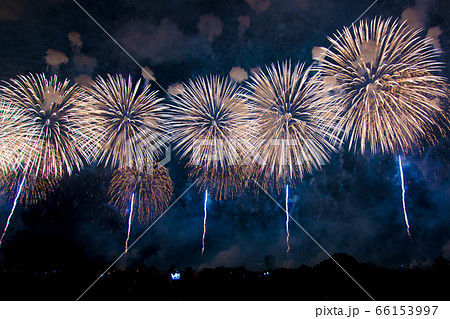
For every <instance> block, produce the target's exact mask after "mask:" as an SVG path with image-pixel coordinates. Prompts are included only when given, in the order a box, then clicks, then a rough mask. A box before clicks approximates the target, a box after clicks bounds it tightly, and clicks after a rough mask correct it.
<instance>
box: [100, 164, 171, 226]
mask: <svg viewBox="0 0 450 319" xmlns="http://www.w3.org/2000/svg"><path fill="white" fill-rule="evenodd" d="M172 193H173V184H172V180H171V178H170V176H169V171H168V169H167V168H165V167H164V166H159V165H158V164H156V163H154V164H153V166H152V167H148V166H147V165H146V164H145V163H144V166H143V168H142V170H138V169H137V168H135V167H131V168H130V167H125V168H122V169H117V170H116V171H115V172H114V175H113V178H112V180H111V184H110V187H109V191H108V195H109V196H110V198H111V204H113V205H114V206H115V207H116V208H117V209H119V211H120V212H121V213H122V214H123V215H124V217H127V216H128V213H127V212H130V211H131V210H130V209H128V207H129V205H130V198H131V197H132V196H133V197H134V207H135V209H134V210H135V212H136V213H137V216H138V220H139V222H140V223H147V222H149V221H150V220H153V219H155V218H156V217H158V216H159V215H160V214H161V213H162V212H163V211H164V209H166V208H167V207H168V206H169V204H170V199H171V197H172ZM133 194H134V195H133Z"/></svg>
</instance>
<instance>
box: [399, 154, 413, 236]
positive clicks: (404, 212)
mask: <svg viewBox="0 0 450 319" xmlns="http://www.w3.org/2000/svg"><path fill="white" fill-rule="evenodd" d="M398 168H399V170H400V179H401V182H402V203H403V215H404V216H405V224H406V231H407V232H408V236H409V237H411V232H410V228H409V221H408V214H407V213H406V202H405V180H404V178H403V166H402V157H401V155H399V156H398Z"/></svg>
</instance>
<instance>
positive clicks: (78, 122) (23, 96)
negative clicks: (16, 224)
mask: <svg viewBox="0 0 450 319" xmlns="http://www.w3.org/2000/svg"><path fill="white" fill-rule="evenodd" d="M0 90H1V92H2V97H3V99H4V100H5V101H6V102H8V103H12V104H13V105H14V107H17V108H18V109H19V110H20V111H21V112H22V114H21V122H22V125H24V127H25V129H26V134H21V135H18V136H17V138H19V137H20V140H18V141H17V142H16V143H18V144H20V145H22V146H24V149H25V151H23V152H21V156H20V162H21V165H22V170H23V171H24V172H29V171H35V172H39V174H42V175H43V176H53V177H55V178H59V177H62V176H63V174H65V173H68V174H69V175H70V174H71V173H72V171H73V169H74V168H76V169H78V170H80V169H81V168H82V167H83V165H84V164H85V163H86V162H89V161H90V160H91V159H92V155H93V152H94V148H95V145H96V143H95V141H94V140H93V134H92V133H93V131H92V130H93V127H92V125H91V123H90V122H89V119H88V117H87V116H86V109H85V98H84V94H83V91H82V89H81V88H79V87H78V86H77V85H73V86H71V85H70V84H69V80H65V81H64V82H62V83H61V82H58V79H57V77H56V76H53V77H51V78H50V79H47V78H46V77H45V76H44V75H43V74H40V75H33V74H31V75H28V76H18V77H17V78H16V79H12V80H10V82H7V83H5V84H4V85H2V86H1V88H0Z"/></svg>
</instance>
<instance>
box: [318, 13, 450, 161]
mask: <svg viewBox="0 0 450 319" xmlns="http://www.w3.org/2000/svg"><path fill="white" fill-rule="evenodd" d="M420 32H421V30H415V29H411V28H410V27H408V26H407V25H406V23H405V22H403V23H399V22H398V21H397V20H395V21H391V19H387V20H383V19H381V18H375V19H373V20H370V21H361V22H360V23H359V25H353V26H352V28H344V30H343V31H342V32H338V33H337V34H336V35H334V37H333V38H329V40H330V41H331V43H332V47H331V48H330V49H325V50H324V51H323V52H324V53H323V55H322V56H321V57H319V58H318V59H319V63H318V67H317V70H318V71H319V73H320V75H321V78H322V81H323V83H324V85H325V86H326V87H327V89H328V92H327V94H325V95H324V100H325V101H326V102H327V103H329V105H333V106H335V107H336V110H337V112H338V115H339V124H338V127H339V129H341V131H342V132H343V138H342V140H347V139H348V141H349V148H350V149H351V148H353V149H354V150H359V151H360V152H361V153H363V154H364V152H365V151H366V148H367V147H369V148H370V152H371V153H372V154H374V153H377V152H381V153H394V152H397V151H401V152H404V153H406V152H409V151H412V150H413V149H416V148H419V149H420V148H421V146H422V144H423V143H422V142H423V141H425V140H428V141H429V142H434V141H436V138H435V133H436V128H435V127H436V125H437V123H439V125H438V126H439V127H441V128H442V127H443V126H447V124H446V123H447V122H448V120H447V118H446V117H447V116H446V115H445V114H446V111H445V110H444V105H445V101H446V100H447V96H446V95H447V88H446V87H447V85H446V83H445V78H443V77H441V76H438V75H436V74H437V72H439V71H440V70H441V69H442V64H441V63H439V62H438V60H437V59H438V55H439V51H438V50H436V49H434V48H433V45H432V39H430V38H423V37H422V36H420Z"/></svg>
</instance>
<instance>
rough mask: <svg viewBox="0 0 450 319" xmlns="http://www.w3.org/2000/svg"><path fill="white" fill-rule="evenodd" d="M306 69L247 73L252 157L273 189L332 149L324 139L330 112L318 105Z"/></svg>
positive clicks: (279, 67)
mask: <svg viewBox="0 0 450 319" xmlns="http://www.w3.org/2000/svg"><path fill="white" fill-rule="evenodd" d="M309 73H310V69H304V65H303V64H296V65H295V66H294V67H292V65H291V62H283V63H277V64H276V65H274V64H272V66H271V67H267V68H266V71H265V72H260V73H253V75H252V76H251V78H250V82H249V90H248V93H247V98H248V102H249V105H250V108H251V114H252V118H253V124H254V127H255V128H256V131H257V137H256V141H257V142H256V143H255V144H254V145H255V146H254V148H253V150H254V153H255V154H254V155H253V157H254V158H256V159H257V160H258V162H259V164H260V166H259V172H258V173H259V174H260V175H261V177H262V178H261V180H262V181H263V182H264V183H265V184H269V181H270V180H272V181H274V183H275V184H276V185H277V188H280V187H284V185H285V184H286V183H293V181H294V180H295V179H296V178H298V179H302V178H303V175H304V173H305V172H307V173H311V172H312V170H313V169H318V168H320V166H321V165H323V164H325V162H327V161H328V159H329V155H328V153H329V151H332V150H334V148H333V146H332V144H331V143H330V141H329V140H328V138H333V136H332V135H331V134H330V132H331V131H332V130H333V128H334V123H335V120H334V117H333V113H332V112H331V111H330V110H329V109H328V108H324V107H323V105H322V104H321V103H320V93H321V92H322V91H321V90H322V89H321V88H322V87H321V85H320V83H319V81H318V80H319V78H318V77H317V75H313V76H312V77H310V78H308V75H309Z"/></svg>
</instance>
